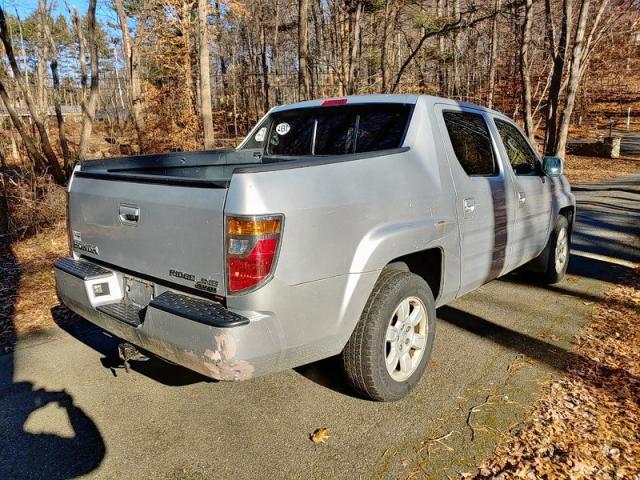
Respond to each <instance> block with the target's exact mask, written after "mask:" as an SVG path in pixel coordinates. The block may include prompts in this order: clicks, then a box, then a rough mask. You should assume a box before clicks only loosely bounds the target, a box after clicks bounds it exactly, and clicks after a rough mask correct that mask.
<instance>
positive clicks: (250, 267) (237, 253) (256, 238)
mask: <svg viewBox="0 0 640 480" xmlns="http://www.w3.org/2000/svg"><path fill="white" fill-rule="evenodd" d="M282 222H283V217H282V215H256V216H248V217H245V216H242V217H240V216H238V217H227V279H228V287H227V288H228V290H229V293H237V292H241V291H244V290H248V289H251V288H254V287H256V286H258V285H259V284H260V283H262V282H264V281H265V280H266V279H267V278H268V277H269V276H270V275H271V272H272V271H273V269H274V268H275V262H276V257H277V255H278V247H279V245H280V234H281V232H282Z"/></svg>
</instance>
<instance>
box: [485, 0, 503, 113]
mask: <svg viewBox="0 0 640 480" xmlns="http://www.w3.org/2000/svg"><path fill="white" fill-rule="evenodd" d="M494 7H495V11H496V14H495V15H494V17H493V22H492V25H491V55H490V57H489V87H488V88H489V96H488V98H487V107H489V108H493V95H494V92H495V88H496V62H497V61H498V12H499V11H500V7H501V0H495V3H494Z"/></svg>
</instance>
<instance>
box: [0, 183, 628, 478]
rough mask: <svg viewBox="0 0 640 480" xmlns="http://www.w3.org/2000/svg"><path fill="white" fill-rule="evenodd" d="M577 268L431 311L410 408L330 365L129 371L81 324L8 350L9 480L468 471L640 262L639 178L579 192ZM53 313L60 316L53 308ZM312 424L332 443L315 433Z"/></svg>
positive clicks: (5, 471)
mask: <svg viewBox="0 0 640 480" xmlns="http://www.w3.org/2000/svg"><path fill="white" fill-rule="evenodd" d="M576 190H577V191H576V195H577V196H578V197H579V201H580V203H579V215H578V224H577V228H576V232H575V234H574V244H573V254H574V255H573V257H572V260H571V264H570V275H569V276H568V278H567V279H566V280H565V281H563V282H562V283H561V284H559V285H557V286H553V287H540V286H533V285H530V284H529V283H527V281H526V278H524V277H523V276H520V275H517V274H514V275H509V276H507V277H505V278H503V279H500V280H497V281H494V282H491V283H489V284H487V285H485V286H484V287H482V288H480V289H479V290H477V291H475V292H473V293H471V294H469V295H468V296H465V297H464V298H462V299H459V300H457V301H455V302H454V303H452V304H451V305H449V306H447V307H443V308H441V309H439V310H438V317H439V320H438V324H437V334H436V343H435V347H434V353H433V360H432V365H431V368H430V369H429V370H428V372H427V373H426V375H425V378H424V379H423V381H422V382H421V383H420V385H419V386H418V387H417V388H416V390H415V391H414V392H413V393H412V394H411V395H410V396H409V397H408V398H406V399H405V400H403V401H400V402H396V403H390V404H380V403H374V402H369V401H365V400H362V399H359V398H355V397H354V396H353V395H352V393H351V392H350V391H349V389H348V388H347V387H346V385H345V384H344V382H343V380H342V377H341V373H340V367H339V365H338V363H337V361H336V360H335V359H329V360H326V361H323V362H319V363H316V364H313V365H309V366H305V367H301V368H298V369H295V370H289V371H285V372H280V373H275V374H271V375H268V376H265V377H261V378H256V379H253V380H251V381H248V382H243V383H236V384H232V383H216V382H212V381H208V380H206V379H204V378H203V377H200V376H198V375H196V374H193V373H190V372H188V371H186V370H183V369H181V368H179V367H176V366H172V365H168V364H165V363H163V362H161V361H159V360H150V361H148V362H138V363H136V364H135V365H134V370H133V371H132V372H131V373H129V374H127V373H125V371H124V369H122V368H121V367H120V366H119V364H118V361H117V360H116V345H117V340H115V339H113V338H110V337H109V336H108V335H106V334H104V333H102V332H101V331H99V330H97V329H95V328H93V327H92V326H90V325H89V324H87V323H85V322H81V323H80V324H79V325H77V326H76V327H74V328H72V329H67V330H63V329H58V330H56V331H52V332H48V333H46V334H42V335H38V336H31V337H27V338H23V339H21V340H19V342H18V344H17V345H16V348H15V351H14V352H13V353H11V354H8V355H4V356H2V357H0V412H2V413H1V414H0V478H17V479H20V478H48V479H55V478H72V477H76V476H81V475H83V474H87V475H88V476H90V477H95V478H129V479H138V478H179V479H191V478H194V479H200V478H234V479H238V478H282V477H287V478H387V477H392V478H397V477H401V478H405V477H407V476H409V474H411V473H412V472H413V473H420V474H422V473H424V474H427V475H429V476H432V477H434V478H446V476H447V475H452V476H455V474H456V472H464V471H468V470H470V469H471V468H472V467H473V465H476V464H477V462H479V461H481V460H482V459H484V458H485V457H486V456H488V455H489V454H490V453H491V451H492V449H493V446H494V445H495V442H496V439H497V438H498V436H499V434H500V433H501V432H504V431H507V430H508V429H509V428H510V427H512V426H513V425H515V424H516V423H517V422H519V421H521V420H522V419H523V418H524V416H525V414H526V411H527V407H528V406H529V405H530V404H531V403H532V402H533V401H534V400H535V399H536V397H537V396H538V394H539V392H540V389H541V384H542V383H543V382H544V381H545V380H548V379H550V378H553V377H554V376H556V375H559V374H561V372H562V369H563V367H564V364H565V362H566V360H567V359H568V357H569V355H570V353H569V350H568V349H569V348H570V340H571V338H572V337H573V335H574V334H575V333H576V332H577V331H578V329H579V328H580V327H581V326H582V325H584V324H585V323H586V322H587V321H588V318H589V314H590V311H591V309H592V308H593V306H594V304H595V303H596V302H598V301H599V300H600V299H601V297H602V294H603V292H604V291H606V289H607V288H608V287H610V285H611V283H615V282H616V281H618V280H619V278H620V276H621V275H623V274H624V273H625V272H626V271H628V270H630V268H631V266H632V264H633V263H634V262H639V261H640V244H639V243H638V235H639V234H640V177H635V178H627V179H623V180H620V181H616V183H612V184H609V185H601V186H597V187H580V188H578V189H576ZM53 314H54V315H58V316H59V315H61V311H60V310H59V309H54V311H53ZM319 427H326V428H328V429H329V436H330V437H329V440H328V442H327V443H326V444H324V445H319V446H316V445H314V444H313V443H312V442H311V441H310V440H309V438H308V435H309V433H310V432H312V431H313V430H314V429H316V428H319Z"/></svg>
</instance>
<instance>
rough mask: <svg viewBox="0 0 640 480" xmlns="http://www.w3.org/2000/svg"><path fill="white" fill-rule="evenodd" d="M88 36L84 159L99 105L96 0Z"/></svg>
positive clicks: (82, 135) (82, 139) (91, 5)
mask: <svg viewBox="0 0 640 480" xmlns="http://www.w3.org/2000/svg"><path fill="white" fill-rule="evenodd" d="M87 15H88V27H89V28H88V31H87V33H88V36H89V56H90V59H91V85H90V87H89V96H88V98H85V99H84V100H83V102H82V129H81V130H80V144H79V146H78V156H79V157H80V158H81V159H84V158H85V157H86V155H87V150H88V148H89V141H90V139H91V131H92V129H93V121H94V119H95V115H96V107H97V105H98V82H99V77H100V75H99V72H98V42H97V39H96V0H89V10H88V13H87Z"/></svg>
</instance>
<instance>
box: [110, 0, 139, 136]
mask: <svg viewBox="0 0 640 480" xmlns="http://www.w3.org/2000/svg"><path fill="white" fill-rule="evenodd" d="M113 5H114V8H115V10H116V13H117V15H118V22H119V23H120V31H121V32H122V49H123V53H124V60H125V65H126V68H125V71H126V78H127V81H128V85H129V89H128V92H129V102H130V104H131V110H132V117H133V124H134V127H135V130H136V133H137V136H138V143H139V145H140V147H142V145H143V143H144V142H143V139H144V127H145V121H144V111H143V110H144V105H143V97H142V78H141V72H140V48H139V42H140V40H141V39H142V38H144V32H145V22H146V12H147V9H146V2H144V4H143V9H142V14H141V15H140V20H139V21H138V30H137V32H136V37H135V39H132V37H131V31H130V30H129V23H128V20H127V15H126V13H125V11H124V7H123V6H122V0H114V1H113Z"/></svg>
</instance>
